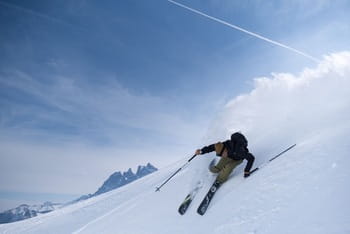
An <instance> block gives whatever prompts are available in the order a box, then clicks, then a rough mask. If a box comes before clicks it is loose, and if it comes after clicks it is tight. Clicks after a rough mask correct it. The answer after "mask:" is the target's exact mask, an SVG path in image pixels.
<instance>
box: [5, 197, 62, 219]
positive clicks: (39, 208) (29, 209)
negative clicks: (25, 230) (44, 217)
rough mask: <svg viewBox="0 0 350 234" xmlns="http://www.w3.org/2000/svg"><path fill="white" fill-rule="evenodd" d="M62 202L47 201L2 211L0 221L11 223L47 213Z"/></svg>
mask: <svg viewBox="0 0 350 234" xmlns="http://www.w3.org/2000/svg"><path fill="white" fill-rule="evenodd" d="M61 206H62V204H59V203H52V202H45V203H44V204H41V205H32V206H29V205H26V204H23V205H20V206H18V207H16V208H14V209H10V210H7V211H5V212H2V213H0V223H11V222H16V221H20V220H23V219H28V218H31V217H35V216H37V215H39V214H45V213H48V212H51V211H53V210H55V209H57V208H59V207H61Z"/></svg>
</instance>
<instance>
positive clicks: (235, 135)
mask: <svg viewBox="0 0 350 234" xmlns="http://www.w3.org/2000/svg"><path fill="white" fill-rule="evenodd" d="M240 136H242V133H241V132H235V133H233V134H232V135H231V141H234V140H236V139H237V137H240Z"/></svg>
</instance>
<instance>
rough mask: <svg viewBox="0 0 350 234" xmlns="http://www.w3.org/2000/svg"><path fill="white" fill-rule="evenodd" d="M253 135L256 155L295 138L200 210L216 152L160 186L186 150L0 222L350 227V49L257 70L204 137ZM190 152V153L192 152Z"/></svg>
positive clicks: (153, 233)
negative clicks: (295, 69) (312, 62)
mask: <svg viewBox="0 0 350 234" xmlns="http://www.w3.org/2000/svg"><path fill="white" fill-rule="evenodd" d="M236 130H241V131H242V132H243V133H244V134H246V135H247V136H248V140H249V144H250V150H251V152H252V153H253V154H254V155H255V156H256V165H258V164H260V163H263V162H264V161H266V160H267V159H268V158H270V157H272V156H274V154H276V153H278V152H279V151H281V150H283V149H284V148H286V147H287V146H289V145H291V144H293V143H297V146H296V147H295V148H294V149H292V150H291V151H289V152H288V153H286V154H284V155H283V156H281V157H280V158H278V159H277V160H275V161H273V162H271V163H270V164H268V165H267V166H266V167H264V168H263V169H262V170H259V171H258V172H257V173H256V174H254V175H253V176H251V177H249V178H248V179H244V178H243V176H242V167H243V166H244V165H242V166H241V167H240V168H238V169H237V170H235V172H234V173H233V174H232V176H231V178H230V180H229V181H228V182H226V183H225V184H224V185H223V186H222V187H221V188H220V190H219V191H218V192H217V194H216V196H215V197H214V199H213V201H212V203H211V205H210V207H209V209H208V211H207V213H206V214H205V215H204V216H200V215H198V214H197V213H196V208H197V207H198V205H199V203H200V201H201V199H202V197H203V196H204V194H205V192H206V191H207V190H208V188H209V186H210V184H211V183H212V182H213V181H214V179H215V177H214V176H213V175H211V174H210V173H209V172H208V171H207V170H206V169H207V168H206V167H207V164H208V162H209V161H210V160H211V159H212V158H213V157H214V155H212V154H209V155H205V156H204V155H203V156H199V157H197V158H196V159H194V160H193V161H192V162H191V164H190V165H189V166H188V167H187V168H185V169H184V170H182V171H181V172H180V173H179V174H178V175H177V176H176V177H174V178H173V180H171V181H170V182H169V184H167V185H166V186H164V187H163V189H162V190H161V191H160V192H155V188H156V187H157V186H158V185H160V184H161V183H162V182H163V181H164V180H165V179H166V178H167V177H168V176H169V175H170V174H171V173H172V172H174V171H175V170H176V169H177V168H179V167H180V166H181V165H183V164H184V163H185V162H186V159H184V160H183V161H180V162H178V163H176V164H174V165H171V166H169V167H167V168H163V169H160V170H159V171H158V172H155V173H153V174H151V175H149V176H146V177H144V178H142V179H140V180H138V181H136V182H134V183H131V184H128V185H126V186H124V187H122V188H119V189H117V190H115V191H111V192H108V193H106V194H102V195H100V196H97V197H95V198H92V199H89V200H86V201H82V202H80V203H77V204H73V205H71V206H68V207H65V208H62V209H59V210H57V211H53V212H51V213H48V214H46V215H41V216H39V217H35V218H32V219H29V220H25V221H20V222H17V223H12V224H4V225H0V233H117V234H158V233H159V234H166V233H169V234H175V233H176V234H178V233H191V234H193V233H201V234H202V233H203V234H206V233H211V234H212V233H217V234H224V233H240V234H242V233H249V234H253V233H254V234H267V233H269V234H271V233H272V234H274V233H276V234H280V233H308V234H312V233H315V234H316V233H324V234H331V233H337V234H345V233H350V209H349V208H350V207H349V197H350V186H349V185H350V182H349V179H348V178H349V175H350V170H349V168H348V165H350V157H349V152H350V143H349V138H348V137H350V53H349V52H343V53H337V54H333V55H331V56H328V57H325V58H324V60H323V61H322V63H321V64H319V65H318V66H317V67H316V68H314V69H305V70H304V71H303V72H302V73H300V74H299V75H291V74H274V75H273V77H272V78H259V79H256V83H255V88H254V89H253V90H252V92H250V93H248V94H245V95H242V96H239V97H237V98H235V99H234V100H233V101H231V102H230V103H228V104H227V105H226V106H225V108H223V111H222V113H220V114H219V116H218V118H217V120H215V121H214V122H213V123H212V125H211V126H210V129H209V131H208V136H207V138H206V139H205V140H204V142H203V143H204V144H206V143H211V142H212V141H218V140H223V139H225V138H227V137H228V136H229V134H230V133H231V132H232V131H236ZM189 156H190V155H189ZM196 179H203V180H204V183H205V184H204V187H203V189H202V190H201V191H200V192H199V194H198V195H197V197H196V199H195V200H194V202H193V204H192V205H191V207H190V208H189V210H188V213H186V214H185V215H184V216H180V215H179V214H178V213H177V208H178V206H179V204H180V203H181V201H182V200H183V199H184V197H185V196H186V194H187V192H188V190H189V187H190V185H191V184H192V183H193V181H195V180H196Z"/></svg>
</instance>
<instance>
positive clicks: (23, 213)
mask: <svg viewBox="0 0 350 234" xmlns="http://www.w3.org/2000/svg"><path fill="white" fill-rule="evenodd" d="M157 170H158V169H157V168H156V167H154V166H153V165H152V164H151V163H148V164H147V165H146V166H138V169H137V172H136V174H134V173H133V172H132V170H131V168H130V169H129V170H128V171H126V172H123V173H122V172H119V171H118V172H115V173H113V174H112V175H111V176H110V177H109V178H108V179H107V180H106V181H105V182H104V183H103V185H102V186H101V187H100V188H99V189H98V190H97V191H96V192H95V193H94V194H87V195H83V196H81V197H79V198H78V199H75V200H73V201H70V202H68V203H66V204H59V203H52V202H45V203H43V204H40V205H26V204H22V205H20V206H18V207H16V208H14V209H10V210H7V211H4V212H2V213H0V223H11V222H16V221H20V220H24V219H28V218H32V217H35V216H37V215H39V214H45V213H48V212H51V211H53V210H55V209H58V208H61V207H62V206H67V205H71V204H74V203H77V202H79V201H83V200H86V199H89V198H91V197H94V196H97V195H100V194H102V193H106V192H108V191H111V190H113V189H116V188H119V187H121V186H124V185H126V184H128V183H131V182H133V181H135V180H137V179H139V178H142V177H144V176H146V175H148V174H150V173H153V172H155V171H157Z"/></svg>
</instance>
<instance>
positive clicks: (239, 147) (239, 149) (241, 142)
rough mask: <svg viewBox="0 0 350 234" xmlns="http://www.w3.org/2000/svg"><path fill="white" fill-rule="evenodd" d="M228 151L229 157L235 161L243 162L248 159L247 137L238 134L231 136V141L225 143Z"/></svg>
mask: <svg viewBox="0 0 350 234" xmlns="http://www.w3.org/2000/svg"><path fill="white" fill-rule="evenodd" d="M224 145H225V147H226V148H227V151H228V157H229V158H232V159H234V160H242V159H244V158H245V157H246V155H247V153H249V151H248V148H247V147H248V141H247V139H246V138H245V136H244V135H243V134H242V133H240V132H236V133H233V134H232V135H231V140H228V141H226V142H224Z"/></svg>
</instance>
